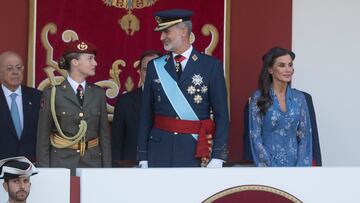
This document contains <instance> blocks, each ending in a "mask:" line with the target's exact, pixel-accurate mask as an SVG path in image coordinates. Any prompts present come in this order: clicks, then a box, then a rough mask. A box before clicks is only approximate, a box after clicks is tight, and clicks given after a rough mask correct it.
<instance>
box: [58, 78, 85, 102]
mask: <svg viewBox="0 0 360 203" xmlns="http://www.w3.org/2000/svg"><path fill="white" fill-rule="evenodd" d="M60 89H61V90H62V91H63V95H64V97H66V98H67V99H69V100H70V101H71V102H72V103H74V104H76V106H78V107H79V108H81V106H80V103H79V101H78V98H77V97H76V94H75V92H74V90H73V89H72V87H71V85H70V83H69V82H68V81H67V80H64V82H62V83H61V87H60Z"/></svg>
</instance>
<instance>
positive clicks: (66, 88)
mask: <svg viewBox="0 0 360 203" xmlns="http://www.w3.org/2000/svg"><path fill="white" fill-rule="evenodd" d="M50 98H51V88H48V89H46V90H45V91H44V94H43V100H42V104H41V105H42V107H41V110H40V114H39V122H38V133H37V161H38V166H39V167H65V168H70V169H71V174H72V175H75V170H76V168H86V167H111V148H110V146H111V145H110V133H109V124H108V119H107V111H106V97H105V91H104V90H103V89H102V88H100V87H98V86H96V85H94V84H89V83H87V84H86V87H85V93H84V102H83V106H81V105H80V103H79V101H78V98H77V96H76V94H75V93H74V91H73V89H72V87H71V85H70V83H69V82H68V81H67V80H65V81H64V82H62V84H60V85H57V86H56V97H55V98H56V99H55V111H56V117H57V120H58V123H59V126H60V128H61V130H62V132H63V133H64V134H65V135H66V136H68V137H72V136H74V135H75V134H76V133H77V132H78V131H79V126H80V125H79V124H80V121H81V120H84V121H86V123H87V130H86V132H85V136H84V138H83V139H82V142H83V144H84V145H83V146H82V148H83V149H82V150H81V146H80V145H81V144H80V143H81V141H79V142H76V143H75V144H74V145H72V146H69V147H65V148H58V147H54V146H53V144H52V142H51V140H50V138H51V137H52V136H53V137H52V138H54V136H55V137H57V138H59V137H60V138H61V136H59V134H60V133H59V131H58V129H57V128H56V126H55V123H54V119H53V117H52V114H51V106H50ZM55 141H56V142H57V143H58V144H64V143H66V141H67V140H66V139H63V138H61V139H55ZM95 141H96V142H95Z"/></svg>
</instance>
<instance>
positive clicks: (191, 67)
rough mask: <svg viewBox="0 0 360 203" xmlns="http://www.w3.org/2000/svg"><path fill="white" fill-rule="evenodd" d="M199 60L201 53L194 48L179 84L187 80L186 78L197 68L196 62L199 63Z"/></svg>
mask: <svg viewBox="0 0 360 203" xmlns="http://www.w3.org/2000/svg"><path fill="white" fill-rule="evenodd" d="M198 60H199V53H198V52H197V51H196V50H195V49H193V50H192V52H191V54H190V58H189V59H188V61H187V63H186V65H185V69H184V71H183V72H182V74H181V77H180V80H179V82H178V83H179V84H181V83H182V82H184V81H185V79H187V78H189V77H190V76H191V75H192V74H193V73H194V71H195V70H196V67H197V66H196V65H195V64H196V63H198Z"/></svg>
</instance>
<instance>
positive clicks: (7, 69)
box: [5, 65, 24, 73]
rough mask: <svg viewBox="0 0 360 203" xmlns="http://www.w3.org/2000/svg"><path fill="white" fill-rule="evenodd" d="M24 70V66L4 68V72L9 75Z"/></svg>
mask: <svg viewBox="0 0 360 203" xmlns="http://www.w3.org/2000/svg"><path fill="white" fill-rule="evenodd" d="M23 69H24V66H20V65H17V66H12V65H9V66H6V67H5V71H6V72H8V73H10V72H17V71H19V72H22V71H23Z"/></svg>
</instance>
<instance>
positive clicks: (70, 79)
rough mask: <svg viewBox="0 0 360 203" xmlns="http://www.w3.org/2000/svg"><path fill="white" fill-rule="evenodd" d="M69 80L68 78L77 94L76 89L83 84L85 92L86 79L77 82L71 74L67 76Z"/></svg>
mask: <svg viewBox="0 0 360 203" xmlns="http://www.w3.org/2000/svg"><path fill="white" fill-rule="evenodd" d="M67 80H68V82H69V83H70V85H71V87H72V89H73V90H74V92H75V94H76V92H77V91H76V90H77V87H78V86H79V85H81V86H83V89H84V90H83V91H84V92H85V89H86V88H85V85H86V81H84V82H82V83H80V84H79V83H78V82H76V81H75V80H73V79H72V78H71V77H70V76H68V77H67Z"/></svg>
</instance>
